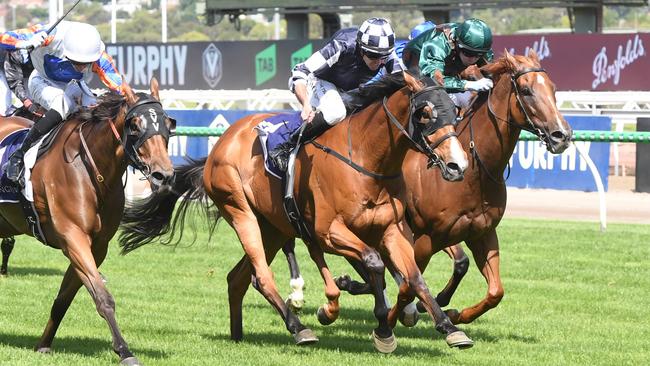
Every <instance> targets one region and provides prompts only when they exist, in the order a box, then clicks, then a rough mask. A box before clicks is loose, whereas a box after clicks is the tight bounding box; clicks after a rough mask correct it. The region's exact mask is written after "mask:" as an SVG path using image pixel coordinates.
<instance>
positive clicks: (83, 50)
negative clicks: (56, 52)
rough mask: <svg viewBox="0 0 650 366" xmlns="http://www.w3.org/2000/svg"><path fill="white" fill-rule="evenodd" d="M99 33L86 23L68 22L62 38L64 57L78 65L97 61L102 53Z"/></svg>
mask: <svg viewBox="0 0 650 366" xmlns="http://www.w3.org/2000/svg"><path fill="white" fill-rule="evenodd" d="M104 48H105V46H104V42H102V39H101V37H100V36H99V32H98V31H97V29H95V27H93V26H92V25H90V24H86V23H77V22H70V27H68V29H66V31H65V35H64V36H63V49H64V54H63V55H64V56H65V57H66V58H67V59H68V60H70V61H75V62H80V63H90V62H95V61H97V60H99V57H101V55H102V52H104Z"/></svg>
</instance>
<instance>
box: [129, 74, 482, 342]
mask: <svg viewBox="0 0 650 366" xmlns="http://www.w3.org/2000/svg"><path fill="white" fill-rule="evenodd" d="M364 90H365V92H367V93H368V95H369V96H371V97H373V98H374V100H375V101H376V102H374V103H373V104H371V105H370V106H369V107H367V108H365V109H364V110H362V111H361V112H359V113H356V114H353V115H352V116H350V117H349V118H347V119H345V120H344V121H343V122H341V123H340V124H338V125H336V126H334V127H332V128H331V129H330V130H328V131H327V132H325V133H324V134H323V135H321V136H320V137H318V138H317V139H316V140H315V142H314V143H312V144H307V145H305V147H304V149H301V150H300V152H299V154H298V157H297V159H296V175H295V177H296V183H295V185H294V193H295V197H296V198H297V202H298V207H299V209H300V211H301V212H302V214H303V216H304V219H305V223H306V225H307V227H308V230H309V234H310V236H311V237H312V238H313V242H309V241H308V242H309V244H308V245H307V247H308V249H309V252H310V255H311V257H312V260H314V261H315V262H316V264H317V265H318V267H319V270H320V272H321V276H322V278H323V280H324V282H325V294H326V297H327V299H328V303H326V304H325V305H324V306H322V307H321V308H320V309H319V314H318V315H319V316H318V319H319V321H321V323H323V324H329V323H332V322H333V321H334V320H336V318H337V317H338V314H339V303H338V298H339V295H340V291H339V289H338V288H337V286H336V284H335V283H334V281H333V278H332V275H331V273H330V272H329V269H328V268H327V264H326V263H325V260H324V255H323V251H326V252H328V253H332V254H337V255H343V256H345V257H346V258H351V259H354V260H355V261H357V262H359V263H361V265H362V266H363V267H364V269H366V270H367V272H368V273H369V274H370V278H371V283H372V286H371V287H372V289H373V294H374V295H375V309H374V314H375V317H376V318H377V320H378V322H379V326H378V327H377V328H376V329H375V330H374V331H373V336H374V337H373V340H374V344H375V347H376V348H377V349H378V350H379V351H380V352H392V351H393V350H394V349H395V347H396V341H395V338H394V336H393V332H392V329H391V328H390V327H389V323H388V309H387V307H386V305H385V302H384V300H383V293H382V290H383V287H384V268H385V267H384V263H383V261H382V258H385V259H388V260H389V261H390V262H391V263H392V264H393V266H394V268H396V270H397V271H399V273H401V274H402V275H403V276H404V278H405V279H406V285H405V286H403V288H402V289H401V291H400V299H402V298H409V295H410V299H412V297H413V295H414V294H416V295H417V297H418V298H419V299H420V300H421V301H422V302H423V304H425V305H424V306H425V308H426V309H427V312H428V313H429V314H430V315H431V317H432V318H433V319H434V321H435V324H436V329H437V330H438V331H440V332H441V333H443V334H445V335H446V336H447V339H446V340H447V343H448V344H449V345H450V346H453V347H461V348H463V347H469V346H471V345H472V341H471V340H470V339H469V338H468V337H467V336H466V335H465V334H464V333H463V332H462V331H460V330H459V329H458V328H456V327H455V326H454V325H453V324H452V323H451V322H450V321H449V319H448V318H447V317H446V315H445V313H444V312H442V310H441V309H440V307H439V306H438V304H436V302H435V300H434V298H433V296H431V294H430V293H429V290H428V288H427V286H426V284H425V282H424V280H423V278H422V276H421V274H420V271H419V270H418V268H417V265H416V263H415V260H414V256H413V247H412V242H411V239H410V238H411V237H412V236H411V233H410V230H409V228H408V226H406V225H404V223H403V220H402V219H403V214H404V205H403V203H402V199H403V197H402V188H401V180H400V179H397V178H398V176H400V175H401V174H400V171H401V166H402V161H403V159H404V157H405V155H406V152H407V151H408V150H409V148H410V146H411V144H412V143H414V141H413V140H412V139H415V140H416V141H420V142H419V143H418V146H419V148H420V149H422V150H423V151H426V152H427V156H428V158H429V159H432V161H436V162H439V163H440V166H441V170H440V171H438V174H441V172H442V174H443V175H444V176H445V177H447V178H448V179H455V180H458V179H459V178H461V177H462V171H463V170H464V168H465V164H466V160H465V159H466V157H465V154H464V153H462V147H460V146H459V145H458V141H457V140H456V138H455V136H454V133H453V130H454V124H455V114H454V113H453V105H451V107H450V108H449V109H448V110H439V111H436V112H437V115H438V118H437V119H434V118H433V114H434V111H433V110H432V108H431V107H432V104H435V105H441V104H439V103H442V100H441V98H448V97H447V96H446V94H445V93H444V91H442V90H441V89H440V87H439V86H431V87H429V86H427V87H425V86H424V85H422V84H421V83H420V82H419V81H418V80H416V79H414V78H413V77H412V76H410V75H408V74H406V73H404V74H399V75H397V76H389V77H386V78H384V79H382V80H381V81H379V82H378V83H376V84H372V86H370V87H368V88H367V89H364ZM382 98H383V102H381V100H382ZM447 100H448V99H447ZM268 116H269V115H252V116H248V117H245V118H243V119H241V120H239V121H237V122H236V123H235V124H233V125H231V126H230V127H229V128H228V130H226V132H225V133H224V134H223V136H222V137H221V138H220V139H219V141H218V142H217V144H216V145H215V146H214V148H213V149H212V151H211V153H210V155H209V156H208V157H207V158H206V159H203V160H200V161H195V162H191V163H190V164H189V165H187V166H185V167H182V168H180V169H177V172H176V176H177V178H176V181H175V184H174V188H173V190H172V191H171V192H169V193H168V194H160V193H155V194H153V195H152V196H150V197H149V198H147V199H146V200H144V201H142V202H140V203H138V204H136V205H135V206H133V207H130V208H127V210H126V211H125V216H124V219H123V226H122V227H123V232H122V235H121V236H120V244H121V245H122V246H123V248H124V251H126V252H128V251H131V250H133V249H135V248H137V247H139V246H141V245H143V244H146V243H148V242H150V241H151V240H153V238H154V237H157V236H160V235H164V234H167V233H171V234H172V236H173V233H174V231H176V230H177V227H178V228H180V230H182V228H183V222H184V219H185V214H184V213H185V212H186V209H187V207H188V205H189V204H191V203H189V200H188V199H186V200H184V201H183V202H181V203H180V206H179V208H178V210H177V215H176V216H174V219H173V220H172V211H173V209H174V205H175V203H176V201H177V200H178V198H179V197H180V196H181V195H183V194H187V196H188V197H189V198H196V199H199V200H201V201H202V200H203V199H204V197H205V196H208V197H209V198H210V199H212V201H213V202H214V203H215V204H216V206H217V208H218V210H219V214H220V216H221V217H223V218H224V219H225V220H226V221H227V222H228V223H229V224H230V225H231V226H232V227H233V228H234V229H235V231H236V232H237V235H238V236H239V240H240V241H241V244H242V246H243V248H244V251H245V253H246V255H245V256H244V257H243V258H242V259H241V260H240V261H239V263H237V264H236V265H235V267H234V268H233V269H232V271H231V272H230V273H229V274H228V296H229V304H230V332H231V338H232V339H234V340H241V339H242V337H243V331H242V301H243V298H244V295H245V293H246V291H247V289H248V287H249V284H250V283H251V276H252V275H254V280H253V282H254V287H255V288H256V289H257V290H258V291H259V292H261V293H262V294H263V295H264V297H265V298H266V299H267V301H268V302H269V303H270V304H271V305H272V306H273V307H274V308H275V309H276V310H277V311H278V313H279V314H280V316H281V317H282V319H283V320H284V323H285V326H286V328H287V330H288V331H289V332H290V333H291V334H292V335H293V336H294V338H295V340H296V343H297V344H306V343H312V342H315V341H317V338H316V336H315V335H314V333H313V332H312V331H311V330H310V329H308V328H306V327H305V326H304V325H303V324H302V323H301V322H300V320H299V319H298V317H297V316H296V315H295V314H294V313H293V312H291V311H290V310H289V308H288V307H287V305H286V304H285V302H284V301H283V300H282V298H281V297H280V295H279V294H278V291H277V288H276V284H275V281H274V279H273V275H272V272H271V269H270V268H269V263H271V261H272V260H273V258H274V257H275V255H276V254H277V252H278V250H279V249H280V248H281V246H282V243H284V242H285V241H287V240H288V239H289V238H293V237H295V236H296V232H295V231H294V229H293V227H292V226H291V224H290V223H289V221H288V220H287V218H286V215H285V212H284V210H283V204H282V202H283V193H282V185H281V182H280V180H277V179H275V178H273V177H272V176H271V175H269V174H268V173H267V172H266V171H265V170H264V162H263V154H262V147H261V146H260V144H259V143H258V139H257V136H256V134H255V132H254V131H253V127H255V126H256V125H258V124H259V123H260V122H261V121H263V120H264V119H265V118H267V117H268ZM443 116H444V117H443ZM406 130H409V131H418V130H421V134H420V138H418V137H415V135H409V134H408V133H407V132H406ZM424 131H428V133H424ZM409 136H411V137H409ZM422 136H426V137H425V139H424V140H423V139H422ZM424 144H426V145H424ZM429 144H431V146H429ZM319 146H320V147H319ZM325 147H327V148H329V149H331V150H334V151H337V152H339V153H340V154H345V153H346V152H348V151H349V157H350V159H351V160H352V161H353V162H354V163H356V164H357V165H356V167H357V168H360V169H358V170H355V169H352V167H351V166H350V165H348V164H347V163H346V162H344V161H343V160H344V159H337V158H336V157H335V156H334V155H331V154H329V153H328V152H327V151H328V150H327V149H326V148H325ZM457 149H461V150H457ZM423 155H424V154H423ZM179 214H180V216H179ZM179 225H180V226H179ZM170 240H171V239H170ZM409 301H410V300H409Z"/></svg>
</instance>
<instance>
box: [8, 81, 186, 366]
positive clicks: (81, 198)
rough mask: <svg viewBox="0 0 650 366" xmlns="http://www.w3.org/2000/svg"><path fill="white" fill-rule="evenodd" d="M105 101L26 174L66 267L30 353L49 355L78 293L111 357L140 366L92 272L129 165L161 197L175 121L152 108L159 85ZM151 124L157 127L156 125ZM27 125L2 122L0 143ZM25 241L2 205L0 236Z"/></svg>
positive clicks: (19, 216)
mask: <svg viewBox="0 0 650 366" xmlns="http://www.w3.org/2000/svg"><path fill="white" fill-rule="evenodd" d="M125 89H126V91H125V95H124V96H120V95H117V94H113V93H109V94H104V95H103V96H101V97H100V99H99V104H98V105H97V106H96V107H94V108H92V109H90V110H84V111H81V112H79V113H76V114H74V115H72V116H70V117H69V118H68V119H67V121H66V122H64V124H63V126H62V127H61V129H60V131H59V133H58V135H57V136H56V139H55V141H54V142H53V144H52V146H51V147H50V148H49V150H48V151H47V152H46V153H45V154H44V155H43V156H42V157H41V158H40V159H39V160H38V161H37V163H36V165H35V166H34V168H33V169H32V177H31V182H32V184H33V190H34V193H33V197H34V207H35V209H36V211H37V213H38V216H39V219H40V222H41V225H42V229H43V233H44V237H45V240H46V242H47V244H48V245H50V246H52V247H54V248H58V249H60V250H61V251H62V252H63V254H64V255H65V256H66V257H67V258H68V259H69V260H70V265H69V267H68V269H67V271H66V273H65V275H64V277H63V282H62V283H61V288H60V290H59V293H58V295H57V297H56V299H55V300H54V304H53V305H52V309H51V312H50V319H49V320H48V322H47V326H46V327H45V331H44V332H43V335H42V337H41V339H40V341H39V342H38V345H37V346H36V350H37V351H38V352H49V351H50V349H51V346H52V341H53V339H54V335H55V333H56V331H57V329H58V328H59V325H60V324H61V320H63V316H64V315H65V313H66V311H67V310H68V307H69V306H70V304H71V302H72V300H73V299H74V297H75V295H76V294H77V291H78V290H79V288H80V287H81V286H82V285H83V286H85V287H86V289H87V290H88V292H89V293H90V295H91V297H92V299H93V300H94V302H95V306H96V308H97V312H98V313H99V315H100V316H101V317H102V318H104V319H105V320H106V322H107V323H108V326H109V328H110V331H111V335H112V338H113V351H115V353H116V354H117V355H118V356H119V358H120V361H121V363H122V364H124V365H138V364H140V363H139V361H138V360H137V358H136V357H134V356H133V354H132V353H131V351H130V350H129V347H128V345H127V343H126V342H125V340H124V338H123V337H122V335H121V332H120V330H119V328H118V326H117V322H116V320H115V301H114V300H113V297H112V295H111V294H110V293H109V292H108V290H107V289H106V286H105V285H104V282H103V281H102V278H101V276H100V274H99V271H98V270H97V267H99V266H100V265H101V264H102V262H103V261H104V259H105V257H106V254H107V251H108V242H109V240H110V239H111V238H112V237H113V235H114V234H115V232H116V231H117V228H118V226H119V222H120V219H121V217H122V212H123V210H124V189H123V186H122V175H123V174H124V172H125V171H126V167H127V165H128V164H131V165H134V166H135V167H137V168H138V169H140V170H142V171H143V173H144V174H145V176H147V177H148V179H149V181H150V184H151V188H152V189H153V190H166V189H168V188H169V184H170V183H171V181H172V180H173V176H174V170H173V166H172V163H171V161H170V159H169V156H168V153H167V140H168V137H169V133H170V129H172V128H173V124H174V122H173V120H171V119H169V118H168V117H167V116H166V115H165V114H164V112H163V110H162V106H161V105H160V102H159V101H158V82H157V81H155V79H154V80H152V83H151V95H148V94H144V93H138V94H134V93H133V91H131V89H130V88H129V87H128V86H126V87H125ZM154 120H155V121H154ZM30 125H31V121H29V120H27V119H24V118H20V117H10V118H5V119H4V120H3V121H2V123H0V139H1V138H4V137H5V136H7V135H8V134H9V133H11V132H13V131H16V130H18V129H21V128H26V127H30ZM18 234H28V235H30V230H29V227H28V225H27V223H26V220H25V217H24V215H23V211H22V209H21V207H20V205H19V204H9V203H3V204H0V236H3V237H7V236H11V235H18Z"/></svg>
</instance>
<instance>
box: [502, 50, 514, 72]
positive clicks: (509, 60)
mask: <svg viewBox="0 0 650 366" xmlns="http://www.w3.org/2000/svg"><path fill="white" fill-rule="evenodd" d="M503 59H504V60H505V62H506V64H507V66H508V68H509V69H510V70H512V71H516V70H517V60H516V59H515V56H513V55H512V53H510V52H508V50H503Z"/></svg>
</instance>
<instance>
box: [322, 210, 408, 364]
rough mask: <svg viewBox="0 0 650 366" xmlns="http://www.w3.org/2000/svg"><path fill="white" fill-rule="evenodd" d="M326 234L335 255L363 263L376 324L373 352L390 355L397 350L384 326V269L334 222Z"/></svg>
mask: <svg viewBox="0 0 650 366" xmlns="http://www.w3.org/2000/svg"><path fill="white" fill-rule="evenodd" d="M329 234H330V235H329V239H330V241H331V245H332V246H333V248H334V249H335V250H336V251H337V252H338V253H340V254H342V255H344V256H346V257H348V258H351V259H352V260H355V261H359V262H361V263H363V266H364V269H365V271H366V273H367V274H368V276H369V279H370V281H369V283H370V284H371V286H372V290H373V294H374V297H375V308H374V314H375V318H377V321H378V323H379V325H378V327H377V328H375V329H374V331H373V340H374V343H375V348H376V349H377V350H378V351H380V352H383V353H390V352H393V351H394V350H395V348H396V347H397V341H396V340H395V337H394V336H393V330H392V328H391V327H390V326H389V324H388V307H387V305H386V301H385V299H384V293H383V290H384V288H385V282H384V272H385V266H384V262H383V261H382V260H381V256H380V255H379V253H378V252H377V251H376V250H375V249H373V248H371V247H369V246H368V245H366V244H365V243H364V242H363V241H361V239H359V238H358V237H357V236H356V235H355V234H354V233H353V232H352V231H350V229H348V228H347V226H345V224H343V223H342V222H340V221H338V220H334V221H333V222H332V224H331V225H330V229H329Z"/></svg>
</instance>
